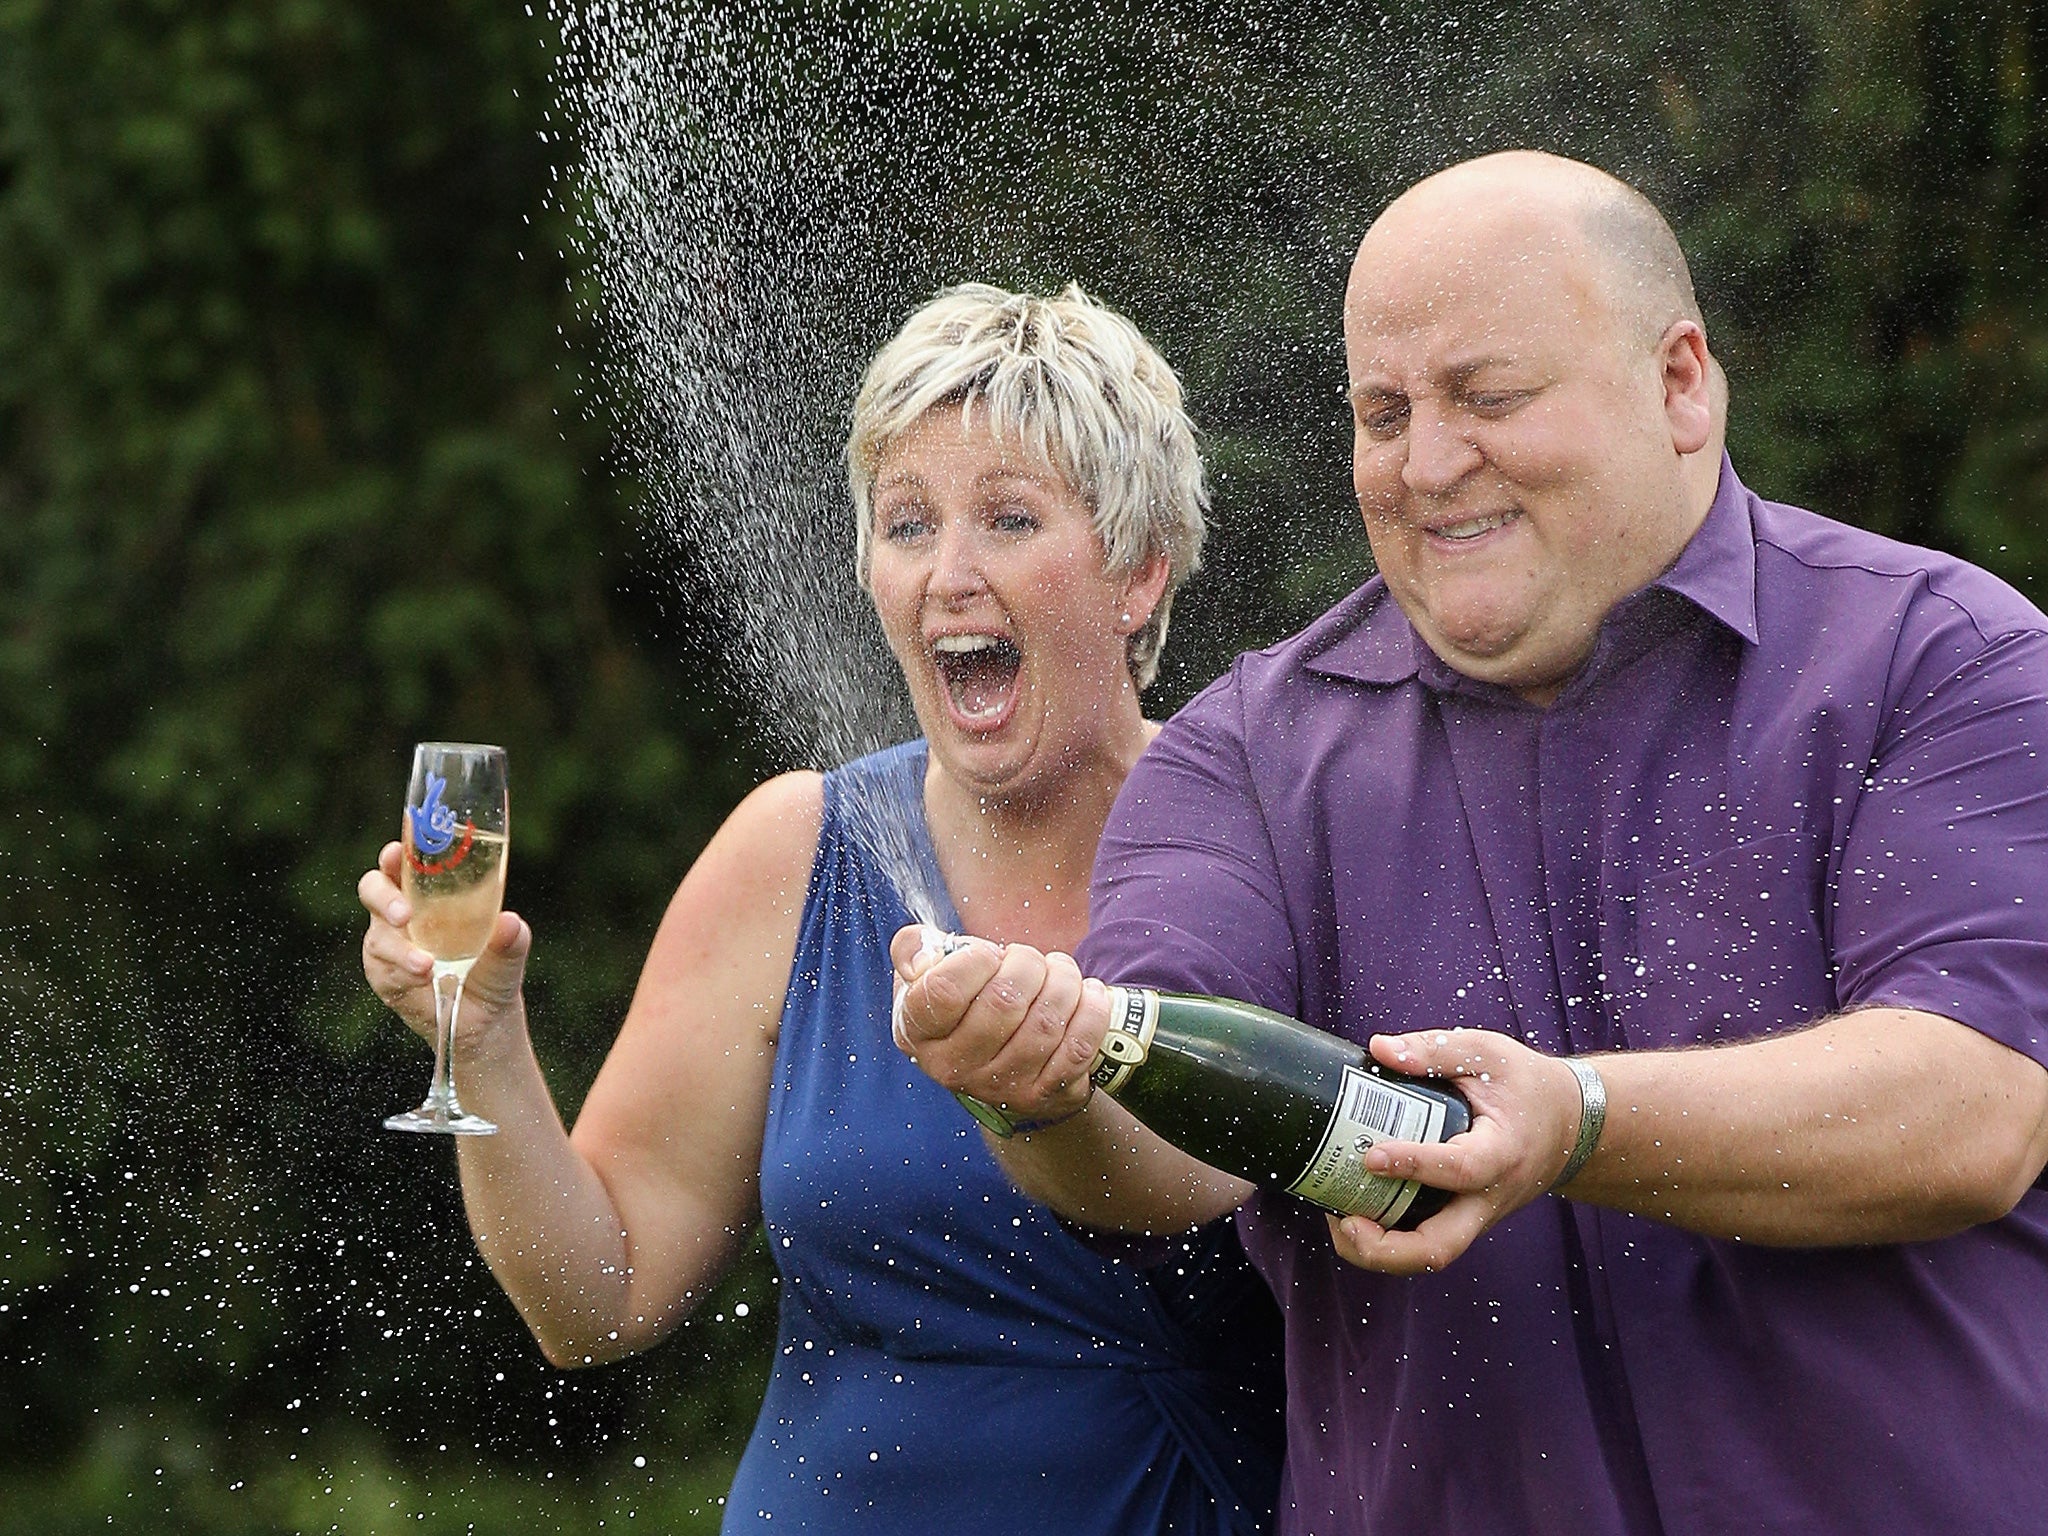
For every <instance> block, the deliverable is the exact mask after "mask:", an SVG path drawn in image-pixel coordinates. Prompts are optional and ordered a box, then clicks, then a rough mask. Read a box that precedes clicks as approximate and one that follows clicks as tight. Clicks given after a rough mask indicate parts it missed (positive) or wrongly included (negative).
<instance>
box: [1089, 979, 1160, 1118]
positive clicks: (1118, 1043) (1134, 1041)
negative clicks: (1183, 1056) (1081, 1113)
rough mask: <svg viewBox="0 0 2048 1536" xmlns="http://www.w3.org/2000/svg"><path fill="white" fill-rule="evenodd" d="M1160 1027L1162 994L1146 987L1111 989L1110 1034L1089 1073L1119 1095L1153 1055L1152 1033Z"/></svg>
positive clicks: (1111, 1093) (1104, 1088) (1103, 1087)
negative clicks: (1134, 1073) (1147, 1058)
mask: <svg viewBox="0 0 2048 1536" xmlns="http://www.w3.org/2000/svg"><path fill="white" fill-rule="evenodd" d="M1158 1027H1159V994H1158V993H1157V992H1154V991H1151V990H1150V989H1149V988H1145V987H1111V988H1110V989H1109V1033H1108V1034H1106V1035H1104V1036H1103V1037H1102V1044H1101V1045H1100V1046H1098V1047H1097V1048H1096V1052H1095V1066H1094V1067H1093V1069H1092V1070H1090V1072H1089V1074H1088V1076H1089V1078H1090V1079H1091V1080H1092V1081H1093V1082H1094V1084H1095V1086H1096V1087H1098V1088H1100V1089H1101V1090H1102V1091H1103V1092H1104V1093H1106V1094H1108V1095H1109V1096H1110V1097H1111V1098H1115V1097H1116V1095H1117V1093H1118V1092H1119V1091H1120V1090H1121V1089H1122V1088H1123V1085H1124V1084H1125V1083H1127V1082H1129V1081H1130V1080H1131V1074H1132V1073H1133V1072H1135V1071H1137V1070H1138V1068H1140V1067H1142V1066H1143V1065H1144V1064H1145V1058H1146V1057H1147V1056H1149V1055H1151V1054H1152V1032H1153V1031H1154V1030H1155V1029H1157V1028H1158Z"/></svg>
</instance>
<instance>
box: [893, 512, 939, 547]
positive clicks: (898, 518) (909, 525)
mask: <svg viewBox="0 0 2048 1536" xmlns="http://www.w3.org/2000/svg"><path fill="white" fill-rule="evenodd" d="M929 526H930V524H929V523H927V522H926V521H925V519H924V518H922V517H919V516H917V515H915V514H913V513H899V514H897V515H895V516H893V517H889V518H886V519H884V520H883V523H882V537H883V538H885V539H887V540H888V541H889V542H890V543H891V544H907V543H909V542H910V541H911V540H912V539H915V538H918V537H919V536H920V535H922V534H923V533H924V531H925V529H926V528H928V527H929Z"/></svg>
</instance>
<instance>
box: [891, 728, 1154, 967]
mask: <svg viewBox="0 0 2048 1536" xmlns="http://www.w3.org/2000/svg"><path fill="white" fill-rule="evenodd" d="M1158 729H1159V728H1158V727H1157V726H1156V725H1153V724H1151V723H1150V722H1148V721H1145V720H1143V719H1140V720H1139V721H1138V722H1137V729H1136V730H1135V731H1133V732H1131V733H1127V734H1126V735H1125V737H1124V739H1123V740H1122V741H1121V742H1119V743H1116V744H1113V745H1107V746H1105V749H1104V750H1103V751H1102V752H1101V753H1100V754H1099V755H1098V756H1096V757H1092V758H1090V759H1088V760H1086V761H1085V762H1082V763H1079V764H1077V765H1075V766H1074V767H1073V768H1072V769H1071V770H1070V771H1068V772H1066V773H1063V774H1061V775H1059V777H1058V779H1057V780H1056V781H1055V782H1054V783H1052V784H1050V785H1046V786H1042V787H1040V788H1039V790H1038V792H1036V793H1034V794H1032V795H1031V796H1029V797H1028V798H1026V797H1001V798H998V797H994V796H988V795H984V794H981V793H979V792H978V791H976V790H975V789H974V788H973V787H972V786H970V785H965V784H962V783H960V782H959V781H958V780H956V779H954V778H952V777H950V776H949V775H947V774H946V772H945V771H944V769H942V768H941V767H940V766H939V764H938V761H937V759H936V758H934V759H933V760H932V762H931V765H930V767H929V768H928V769H927V770H926V773H925V817H926V820H927V821H928V823H929V824H930V826H931V832H932V845H933V848H934V850H935V852H936V853H937V854H938V860H939V871H940V873H941V874H943V875H944V876H945V878H946V888H947V890H948V891H950V892H951V893H952V897H953V904H954V906H955V907H957V908H958V909H959V913H960V921H961V924H962V926H963V927H964V928H965V929H966V930H967V931H968V932H969V933H978V934H981V935H982V936H983V937H985V938H991V939H999V940H1003V941H1005V942H1015V943H1024V944H1030V945H1033V946H1035V947H1037V948H1039V949H1060V950H1071V949H1072V948H1073V947H1074V946H1075V945H1077V944H1079V943H1080V942H1081V939H1082V938H1083V936H1084V935H1086V933H1087V932H1088V877H1089V873H1090V871H1091V870H1092V869H1093V868H1094V865H1095V849H1096V845H1097V844H1099V843H1100V842H1101V841H1102V828H1103V825H1104V823H1105V822H1107V821H1108V819H1109V810H1110V806H1111V805H1112V804H1113V803H1114V802H1115V800H1116V796H1117V791H1118V790H1120V789H1121V788H1122V787H1123V782H1124V777H1125V775H1126V774H1127V773H1128V772H1129V771H1130V767H1131V764H1132V763H1134V762H1136V761H1137V758H1138V754H1139V753H1140V752H1142V751H1143V750H1144V747H1145V744H1146V743H1147V742H1149V741H1150V740H1151V739H1152V737H1153V736H1154V735H1155V734H1156V733H1157V731H1158Z"/></svg>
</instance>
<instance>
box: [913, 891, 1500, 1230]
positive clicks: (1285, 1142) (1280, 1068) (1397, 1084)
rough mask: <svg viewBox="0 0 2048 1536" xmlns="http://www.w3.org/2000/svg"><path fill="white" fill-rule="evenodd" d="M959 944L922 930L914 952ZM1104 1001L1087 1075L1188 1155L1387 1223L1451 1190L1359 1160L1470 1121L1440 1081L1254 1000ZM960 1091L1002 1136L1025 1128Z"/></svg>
mask: <svg viewBox="0 0 2048 1536" xmlns="http://www.w3.org/2000/svg"><path fill="white" fill-rule="evenodd" d="M965 942H966V941H965V940H963V939H958V938H956V936H954V935H951V934H942V933H939V932H938V931H937V930H931V929H928V930H927V931H926V936H925V941H924V948H923V951H922V953H925V954H931V955H941V954H950V953H951V952H952V951H953V950H955V949H958V948H960V947H961V946H962V945H963V944H964V943H965ZM1109 998H1110V1027H1109V1033H1108V1034H1107V1035H1106V1036H1104V1037H1103V1041H1102V1045H1101V1047H1100V1048H1099V1049H1098V1051H1097V1053H1096V1057H1095V1062H1094V1066H1093V1069H1092V1072H1091V1078H1092V1080H1093V1082H1094V1084H1095V1086H1096V1087H1097V1088H1099V1089H1101V1090H1102V1091H1103V1092H1104V1093H1106V1094H1108V1095H1109V1096H1110V1097H1111V1098H1113V1099H1115V1100H1116V1101H1117V1102H1118V1103H1120V1104H1122V1105H1123V1106H1124V1108H1126V1109H1128V1110H1129V1111H1130V1112H1131V1113H1132V1114H1133V1115H1135V1116H1137V1118H1138V1119H1139V1120H1141V1121H1143V1122H1144V1123H1145V1125H1146V1126H1148V1127H1149V1128H1150V1129H1151V1130H1152V1131H1153V1132H1155V1133H1156V1134H1157V1135H1159V1136H1160V1137H1161V1138H1163V1139H1164V1140H1166V1141H1169V1142H1171V1143H1173V1145H1175V1146H1176V1147H1179V1148H1180V1149H1181V1150H1182V1151H1183V1152H1186V1153H1187V1154H1188V1155H1190V1156H1191V1157H1195V1158H1199V1159H1200V1160H1201V1161H1202V1162H1205V1163H1207V1164H1209V1165H1210V1166H1211V1167H1212V1168H1220V1169H1222V1170H1223V1171H1224V1172H1226V1173H1232V1174H1235V1175H1237V1176H1238V1177H1239V1178H1243V1179H1251V1180H1254V1181H1256V1182H1258V1183H1261V1184H1269V1185H1278V1186H1280V1187H1281V1188H1283V1189H1286V1190H1287V1191H1289V1192H1290V1193H1292V1194H1295V1195H1299V1196H1300V1197H1301V1198H1302V1199H1304V1200H1308V1201H1311V1202H1313V1203H1314V1204H1316V1205H1319V1206H1322V1207H1323V1208H1324V1209H1325V1210H1329V1211H1335V1212H1337V1213H1338V1214H1340V1215H1345V1216H1365V1217H1367V1218H1369V1219H1371V1220H1373V1221H1375V1222H1378V1223H1379V1224H1380V1225H1381V1226H1383V1227H1388V1228H1397V1227H1412V1226H1415V1225H1416V1224H1417V1223H1418V1222H1421V1221H1423V1220H1425V1219H1427V1218H1428V1217H1429V1216H1431V1215H1433V1214H1434V1213H1435V1212H1437V1211H1438V1210H1441V1209H1442V1208H1443V1205H1444V1203H1445V1201H1446V1200H1448V1199H1449V1196H1448V1195H1446V1194H1445V1193H1444V1192H1443V1191H1442V1190H1439V1189H1433V1188H1431V1187H1430V1186H1429V1185H1426V1184H1422V1183H1418V1182H1417V1181H1415V1180H1413V1179H1393V1178H1388V1177H1386V1176H1384V1175H1381V1174H1375V1173H1371V1172H1368V1171H1367V1169H1366V1167H1365V1164H1364V1158H1365V1153H1366V1151H1367V1150H1368V1149H1369V1148H1370V1147H1371V1146H1372V1145H1373V1144H1374V1143H1375V1142H1379V1141H1411V1142H1438V1141H1446V1140H1448V1139H1450V1138H1451V1137H1453V1136H1456V1135H1458V1134H1459V1133H1460V1132H1462V1131H1464V1130H1465V1129H1467V1128H1468V1127H1469V1126H1470V1125H1471V1123H1472V1114H1471V1110H1470V1108H1469V1106H1467V1104H1466V1103H1465V1100H1464V1099H1463V1098H1462V1097H1461V1096H1460V1095H1459V1094H1458V1093H1457V1092H1456V1091H1455V1090H1454V1089H1452V1088H1450V1087H1449V1086H1448V1085H1446V1084H1444V1083H1441V1082H1435V1081H1431V1080H1428V1079H1423V1078H1413V1077H1404V1076H1402V1075H1400V1074H1398V1073H1393V1072H1387V1071H1385V1070H1383V1069H1382V1068H1381V1067H1380V1065H1379V1064H1378V1063H1377V1062H1375V1061H1373V1060H1372V1059H1371V1057H1370V1056H1368V1055H1367V1053H1366V1051H1365V1048H1364V1047H1363V1046H1360V1045H1357V1044H1355V1043H1353V1042H1352V1041H1349V1040H1345V1039H1342V1038H1340V1037H1338V1036H1336V1035H1332V1034H1327V1033H1325V1032H1324V1031H1322V1030H1319V1029H1312V1028H1310V1027H1309V1026H1308V1025H1306V1024H1303V1023H1301V1022H1300V1021H1299V1020H1296V1019H1290V1018H1288V1017H1287V1016H1286V1015H1284V1014H1279V1013H1274V1012H1273V1011H1272V1010H1270V1009H1267V1008H1260V1007H1257V1006H1255V1005H1253V1004H1251V1003H1239V1002H1233V1001H1231V1000H1230V999H1228V998H1221V997H1198V996H1194V995H1191V994H1188V993H1179V992H1158V991H1154V990H1153V989H1151V988H1149V987H1111V988H1110V989H1109ZM959 1098H960V1100H961V1102H962V1103H963V1104H965V1105H966V1106H967V1109H968V1111H969V1112H970V1113H971V1114H973V1115H974V1117H975V1118H976V1119H977V1120H979V1121H980V1122H981V1123H982V1124H983V1125H985V1126H987V1127H988V1128H989V1129H990V1130H991V1131H993V1132H995V1134H997V1135H998V1136H1008V1135H1011V1134H1014V1133H1015V1132H1016V1131H1018V1130H1023V1129H1029V1128H1028V1127H1023V1126H1018V1125H1016V1124H1014V1123H1013V1122H1012V1121H1011V1120H1010V1119H1009V1118H1008V1117H1007V1116H1006V1115H1005V1114H1004V1113H1003V1112H1002V1111H1001V1110H1000V1109H998V1108H996V1107H995V1106H993V1105H989V1104H984V1103H982V1102H981V1101H979V1100H977V1099H974V1098H972V1097H971V1096H969V1095H966V1094H961V1095H959Z"/></svg>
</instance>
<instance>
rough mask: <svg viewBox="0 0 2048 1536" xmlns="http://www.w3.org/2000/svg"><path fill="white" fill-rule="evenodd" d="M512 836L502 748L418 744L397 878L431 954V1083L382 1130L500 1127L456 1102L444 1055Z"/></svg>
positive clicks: (415, 929)
mask: <svg viewBox="0 0 2048 1536" xmlns="http://www.w3.org/2000/svg"><path fill="white" fill-rule="evenodd" d="M510 837H511V823H510V820H509V810H508V807H507V804H506V799H505V749H504V748H502V747H485V746H477V745H474V744H472V743H469V742H461V741H423V742H421V743H420V744H419V745H418V746H417V747H415V748H414V749H413V754H412V787H411V789H410V790H408V791H407V793H406V801H405V816H404V826H403V828H402V830H401V839H402V841H403V843H404V848H405V851H404V854H403V856H402V858H401V860H400V864H399V884H400V887H401V888H402V889H403V890H404V892H405V899H406V902H407V904H408V905H409V906H411V908H412V921H411V922H410V923H408V924H407V925H406V931H407V933H408V935H409V936H410V937H411V939H412V941H413V943H415V944H417V945H419V947H420V948H421V949H424V950H425V951H426V952H427V953H428V954H430V955H432V956H433V957H434V976H433V988H434V1080H433V1082H432V1083H431V1084H430V1085H429V1086H428V1088H427V1097H426V1101H425V1102H424V1103H422V1104H421V1105H420V1107H419V1108H418V1109H411V1110H407V1111H406V1112H405V1113H404V1114H402V1115H393V1116H392V1117H391V1118H390V1119H388V1120H386V1121H385V1122H384V1128H385V1129H386V1130H391V1131H432V1132H438V1133H440V1134H442V1135H450V1136H488V1135H490V1134H491V1133H492V1132H493V1131H495V1130H497V1127H496V1126H495V1125H493V1124H491V1122H490V1121H488V1120H486V1119H484V1118H483V1117H482V1116H481V1115H472V1114H470V1113H469V1112H468V1111H467V1110H465V1109H464V1108H463V1107H462V1105H461V1104H460V1103H458V1102H457V1101H456V1098H455V1079H454V1074H453V1068H452V1064H451V1061H450V1057H451V1055H452V1046H453V1043H454V1038H455V1018H456V1014H457V1012H458V1011H459V1010H460V1009H461V1007H462V987H463V983H464V982H465V981H467V980H468V978H469V968H470V967H471V966H472V965H474V964H475V963H476V957H477V956H478V955H479V954H481V953H483V948H484V945H485V944H487V943H489V942H490V937H491V930H492V929H493V928H495V927H496V926H497V922H498V908H499V906H500V905H501V904H502V903H503V902H504V899H505V861H506V856H507V854H508V852H509V848H510Z"/></svg>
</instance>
